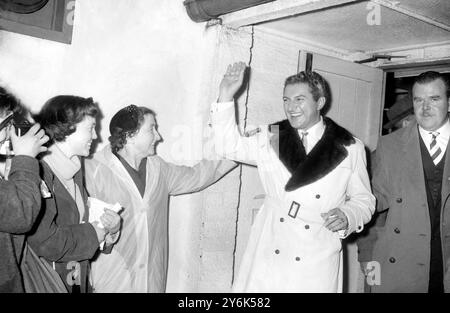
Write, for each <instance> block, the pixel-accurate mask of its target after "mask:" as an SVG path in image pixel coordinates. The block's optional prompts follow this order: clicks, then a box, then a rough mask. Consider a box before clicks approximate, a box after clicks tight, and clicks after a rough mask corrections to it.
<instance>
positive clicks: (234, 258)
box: [231, 26, 255, 286]
mask: <svg viewBox="0 0 450 313" xmlns="http://www.w3.org/2000/svg"><path fill="white" fill-rule="evenodd" d="M254 44H255V29H254V26H252V28H251V44H250V48H249V53H250V56H249V60H248V68H249V69H250V66H251V64H252V60H253V47H254ZM247 71H249V70H247ZM249 95H250V75H249V72H247V94H246V96H245V103H244V107H245V113H244V119H243V122H244V129H243V130H244V132H245V129H246V127H247V117H248V99H249ZM242 167H243V165H242V164H241V165H239V188H238V203H237V205H236V221H235V234H234V247H233V264H232V269H231V286H233V283H234V277H235V267H236V249H237V244H238V242H237V240H238V233H239V213H240V206H241V194H242Z"/></svg>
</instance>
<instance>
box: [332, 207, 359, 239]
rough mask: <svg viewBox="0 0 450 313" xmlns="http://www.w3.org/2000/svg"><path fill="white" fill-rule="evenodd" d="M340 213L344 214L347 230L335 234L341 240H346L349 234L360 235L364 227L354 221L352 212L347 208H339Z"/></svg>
mask: <svg viewBox="0 0 450 313" xmlns="http://www.w3.org/2000/svg"><path fill="white" fill-rule="evenodd" d="M339 209H340V210H341V211H342V212H344V214H345V216H346V217H347V221H348V226H347V229H342V230H339V231H338V232H337V233H338V235H339V237H340V238H341V239H345V238H347V237H348V236H349V235H350V234H352V233H353V232H355V231H356V232H357V233H360V232H361V231H362V230H363V228H364V225H363V224H361V223H358V221H357V220H356V217H355V214H353V212H352V210H351V209H350V208H348V207H340V208H339Z"/></svg>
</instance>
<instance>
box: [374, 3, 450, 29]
mask: <svg viewBox="0 0 450 313" xmlns="http://www.w3.org/2000/svg"><path fill="white" fill-rule="evenodd" d="M370 1H371V2H373V3H376V4H379V5H381V6H383V7H386V8H389V9H391V10H394V11H397V12H399V13H402V14H405V15H408V16H410V17H412V18H415V19H417V20H419V21H422V22H425V23H428V24H431V25H433V26H436V27H439V28H441V29H444V30H446V31H448V32H450V25H448V24H445V23H442V22H440V21H437V20H434V19H432V18H430V17H428V16H425V15H423V14H420V13H417V12H414V11H413V10H410V9H407V8H405V7H402V6H401V1H392V0H370Z"/></svg>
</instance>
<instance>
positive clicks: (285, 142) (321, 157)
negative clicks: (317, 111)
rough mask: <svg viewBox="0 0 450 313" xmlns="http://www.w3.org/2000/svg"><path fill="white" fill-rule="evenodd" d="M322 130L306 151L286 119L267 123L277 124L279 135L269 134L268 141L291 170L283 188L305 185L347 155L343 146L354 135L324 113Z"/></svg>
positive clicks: (287, 189) (321, 175)
mask: <svg viewBox="0 0 450 313" xmlns="http://www.w3.org/2000/svg"><path fill="white" fill-rule="evenodd" d="M323 121H324V123H325V132H324V134H323V136H322V138H321V139H320V140H319V142H317V144H316V145H315V146H314V148H313V149H312V150H311V152H310V153H309V154H308V155H306V152H305V148H304V147H303V144H302V142H301V140H300V137H299V135H298V131H297V129H295V128H293V127H292V126H291V125H290V123H289V121H288V120H284V121H281V122H279V123H276V124H273V125H271V126H272V127H273V126H278V127H279V135H278V136H277V135H275V136H273V137H272V141H271V145H272V147H273V149H274V150H275V151H276V152H277V154H278V158H279V159H280V161H281V162H282V163H283V164H284V166H286V168H287V169H288V170H289V172H290V173H291V174H292V176H291V178H290V179H289V180H288V182H287V184H286V186H285V190H286V191H293V190H295V189H298V188H300V187H303V186H306V185H309V184H311V183H313V182H315V181H317V180H319V179H321V178H322V177H324V176H325V175H327V174H329V173H330V172H331V171H333V170H334V169H335V168H336V167H337V166H338V165H339V164H340V163H341V162H342V161H343V160H344V159H345V158H346V157H347V155H348V151H347V149H346V148H345V147H346V146H349V145H351V144H353V143H355V139H354V138H353V136H352V134H350V133H349V132H348V131H347V130H346V129H344V128H342V127H340V126H339V125H337V124H336V123H335V122H333V121H332V120H331V119H330V118H327V117H324V118H323Z"/></svg>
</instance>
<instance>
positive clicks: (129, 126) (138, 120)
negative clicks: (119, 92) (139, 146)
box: [108, 104, 156, 153]
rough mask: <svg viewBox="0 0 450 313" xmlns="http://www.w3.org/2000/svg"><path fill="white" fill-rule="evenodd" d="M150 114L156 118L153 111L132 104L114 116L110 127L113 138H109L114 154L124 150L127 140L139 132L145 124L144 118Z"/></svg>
mask: <svg viewBox="0 0 450 313" xmlns="http://www.w3.org/2000/svg"><path fill="white" fill-rule="evenodd" d="M148 114H151V115H153V117H156V113H155V112H154V111H153V110H151V109H149V108H146V107H142V106H140V107H138V106H136V105H134V104H132V105H129V106H127V107H126V108H123V109H121V110H120V111H119V112H117V113H116V114H115V115H114V117H113V118H112V120H111V123H110V126H109V131H110V133H111V136H109V138H108V140H109V142H110V144H111V151H112V152H113V153H117V152H118V151H120V150H122V149H123V147H125V145H126V144H127V139H128V138H131V137H133V136H135V135H136V134H137V133H138V132H139V130H140V129H141V127H142V124H143V122H144V116H145V115H148Z"/></svg>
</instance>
